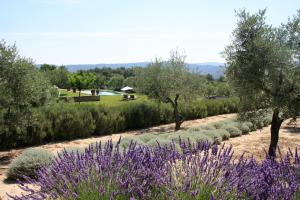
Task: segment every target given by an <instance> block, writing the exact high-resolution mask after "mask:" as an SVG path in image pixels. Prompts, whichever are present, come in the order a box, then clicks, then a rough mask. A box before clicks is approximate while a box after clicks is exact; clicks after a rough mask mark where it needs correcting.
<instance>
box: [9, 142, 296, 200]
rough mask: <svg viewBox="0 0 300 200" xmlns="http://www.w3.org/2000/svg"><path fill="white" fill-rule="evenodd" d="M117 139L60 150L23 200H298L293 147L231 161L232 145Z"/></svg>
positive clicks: (27, 187) (19, 198) (25, 187)
mask: <svg viewBox="0 0 300 200" xmlns="http://www.w3.org/2000/svg"><path fill="white" fill-rule="evenodd" d="M120 142H121V141H119V142H118V143H116V144H113V143H112V142H111V141H108V142H106V143H105V144H101V143H98V144H96V145H94V146H93V145H90V146H89V147H88V148H87V149H85V151H84V152H79V151H69V152H67V151H64V152H63V153H60V154H59V155H58V157H57V158H55V159H54V160H53V162H52V163H51V164H50V165H47V166H44V167H42V168H40V169H39V170H38V172H37V176H35V177H31V178H30V177H24V178H25V180H26V182H29V183H31V185H30V186H26V185H23V186H22V183H21V186H20V187H21V188H22V189H23V190H24V191H26V192H27V195H23V196H13V195H9V196H10V197H11V198H12V199H15V200H21V199H22V200H25V199H62V200H69V199H80V200H84V199H94V200H97V199H99V200H100V199H131V200H134V199H211V200H213V199H274V200H275V199H276V200H277V199H278V200H282V199H286V200H288V199H299V198H300V196H299V189H300V173H299V170H300V156H299V153H298V149H297V148H296V149H295V150H290V151H289V152H288V153H287V155H286V157H284V158H279V159H277V160H274V159H272V158H266V159H265V160H263V161H261V162H257V161H256V160H255V159H254V158H251V157H250V158H249V157H248V158H244V157H243V156H241V157H239V158H238V159H233V157H232V156H233V151H232V147H231V146H224V145H222V146H218V145H216V144H212V143H209V142H206V141H202V142H198V143H191V142H189V140H185V141H180V149H177V148H176V147H175V145H174V144H169V145H164V146H161V145H160V144H159V143H158V144H157V146H156V147H147V146H139V145H137V144H136V143H134V142H132V143H130V145H129V146H128V147H127V148H126V149H123V150H121V149H120V147H119V144H120Z"/></svg>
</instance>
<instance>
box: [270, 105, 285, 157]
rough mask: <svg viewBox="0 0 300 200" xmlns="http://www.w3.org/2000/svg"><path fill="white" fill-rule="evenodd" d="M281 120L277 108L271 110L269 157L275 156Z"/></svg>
mask: <svg viewBox="0 0 300 200" xmlns="http://www.w3.org/2000/svg"><path fill="white" fill-rule="evenodd" d="M282 122H283V119H281V118H280V117H279V110H278V109H275V110H274V111H273V117H272V123H271V143H270V146H269V156H270V157H271V158H275V157H276V149H277V144H278V139H279V129H280V126H281V124H282Z"/></svg>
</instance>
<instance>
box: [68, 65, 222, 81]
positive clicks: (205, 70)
mask: <svg viewBox="0 0 300 200" xmlns="http://www.w3.org/2000/svg"><path fill="white" fill-rule="evenodd" d="M149 63H150V62H136V63H116V64H109V63H106V64H103V63H100V64H74V65H66V67H67V69H68V70H69V71H70V72H76V71H78V70H88V69H94V68H96V67H98V68H103V67H110V68H118V67H125V68H130V67H145V66H147V65H148V64H149ZM187 65H188V68H189V69H190V70H191V71H194V72H199V73H201V74H211V75H213V77H214V78H218V77H220V76H222V75H223V74H224V72H223V71H224V69H223V68H224V63H217V62H205V63H188V64H187Z"/></svg>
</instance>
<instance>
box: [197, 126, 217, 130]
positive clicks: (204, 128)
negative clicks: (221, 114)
mask: <svg viewBox="0 0 300 200" xmlns="http://www.w3.org/2000/svg"><path fill="white" fill-rule="evenodd" d="M200 129H202V130H216V127H215V126H213V125H204V126H200Z"/></svg>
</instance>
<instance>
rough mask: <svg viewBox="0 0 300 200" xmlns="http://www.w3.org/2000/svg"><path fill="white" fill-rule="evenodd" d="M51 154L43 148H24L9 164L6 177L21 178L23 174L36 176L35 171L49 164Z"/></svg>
mask: <svg viewBox="0 0 300 200" xmlns="http://www.w3.org/2000/svg"><path fill="white" fill-rule="evenodd" d="M52 158H53V155H52V154H51V153H49V152H48V151H46V150H44V149H41V148H39V149H33V148H30V149H26V150H24V151H23V153H22V154H21V155H20V156H18V157H17V158H16V159H15V160H13V162H12V163H11V164H10V166H9V168H8V171H7V177H8V178H9V179H14V180H17V179H23V176H28V177H31V178H36V171H37V170H38V169H39V168H40V167H42V166H44V165H49V164H50V163H51V161H52Z"/></svg>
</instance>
